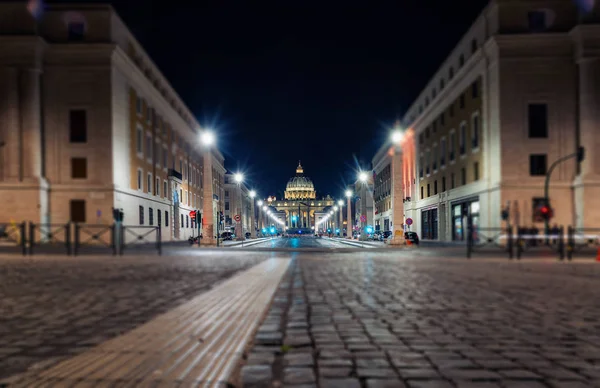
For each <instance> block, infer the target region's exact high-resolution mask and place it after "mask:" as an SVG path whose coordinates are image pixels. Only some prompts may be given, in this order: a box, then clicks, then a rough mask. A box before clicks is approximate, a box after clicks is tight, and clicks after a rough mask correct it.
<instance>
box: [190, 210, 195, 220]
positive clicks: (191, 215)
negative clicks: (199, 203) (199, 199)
mask: <svg viewBox="0 0 600 388" xmlns="http://www.w3.org/2000/svg"><path fill="white" fill-rule="evenodd" d="M190 218H191V219H192V220H195V219H196V212H195V211H194V210H192V211H191V212H190Z"/></svg>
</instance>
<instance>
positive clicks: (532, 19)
mask: <svg viewBox="0 0 600 388" xmlns="http://www.w3.org/2000/svg"><path fill="white" fill-rule="evenodd" d="M527 18H528V21H529V31H531V32H542V31H545V30H546V27H547V25H546V13H545V12H544V11H531V12H529V14H528V15H527Z"/></svg>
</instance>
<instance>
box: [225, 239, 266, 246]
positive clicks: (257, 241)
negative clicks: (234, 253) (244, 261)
mask: <svg viewBox="0 0 600 388" xmlns="http://www.w3.org/2000/svg"><path fill="white" fill-rule="evenodd" d="M271 239H272V237H260V238H253V239H248V240H244V241H235V240H232V241H223V242H222V246H223V247H231V248H235V247H250V246H252V245H257V244H260V243H263V242H265V241H269V240H271Z"/></svg>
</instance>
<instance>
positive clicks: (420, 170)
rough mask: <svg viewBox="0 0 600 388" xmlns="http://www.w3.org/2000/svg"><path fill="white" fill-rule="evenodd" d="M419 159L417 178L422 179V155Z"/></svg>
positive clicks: (423, 162)
mask: <svg viewBox="0 0 600 388" xmlns="http://www.w3.org/2000/svg"><path fill="white" fill-rule="evenodd" d="M419 159H420V161H419V178H423V166H424V164H425V161H424V159H423V155H421V157H420V158H419Z"/></svg>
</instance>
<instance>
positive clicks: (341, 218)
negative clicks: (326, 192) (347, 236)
mask: <svg viewBox="0 0 600 388" xmlns="http://www.w3.org/2000/svg"><path fill="white" fill-rule="evenodd" d="M339 222H340V237H343V236H344V207H343V206H340V221H339Z"/></svg>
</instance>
